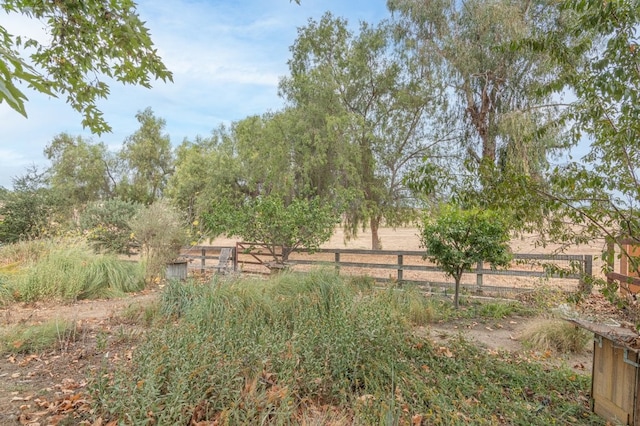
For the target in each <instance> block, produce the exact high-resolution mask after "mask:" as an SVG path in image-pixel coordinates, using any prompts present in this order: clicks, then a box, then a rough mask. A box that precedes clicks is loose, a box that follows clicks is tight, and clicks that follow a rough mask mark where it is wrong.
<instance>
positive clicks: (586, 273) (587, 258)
mask: <svg viewBox="0 0 640 426" xmlns="http://www.w3.org/2000/svg"><path fill="white" fill-rule="evenodd" d="M582 259H583V265H582V266H583V270H582V276H581V277H580V280H579V281H578V288H579V289H580V291H582V292H585V293H591V290H592V287H593V282H592V281H591V277H592V276H593V256H592V255H590V254H585V255H584V256H582Z"/></svg>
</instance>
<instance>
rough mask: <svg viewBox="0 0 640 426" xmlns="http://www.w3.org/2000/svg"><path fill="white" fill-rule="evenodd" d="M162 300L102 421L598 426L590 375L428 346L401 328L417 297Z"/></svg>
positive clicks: (334, 291)
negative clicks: (161, 313) (162, 313)
mask: <svg viewBox="0 0 640 426" xmlns="http://www.w3.org/2000/svg"><path fill="white" fill-rule="evenodd" d="M166 291H167V294H166V295H164V296H163V305H164V306H166V307H167V308H168V309H167V312H173V313H174V314H173V316H172V317H171V318H172V319H173V321H167V322H164V323H162V327H161V328H157V329H156V330H154V331H151V332H150V333H148V334H147V341H146V342H144V343H142V344H141V345H140V346H138V349H137V350H136V352H135V353H134V356H133V360H132V363H131V364H128V365H126V366H122V367H120V368H118V369H117V370H116V371H115V372H114V373H113V374H106V371H100V372H97V374H96V379H95V380H94V381H93V383H92V391H93V396H94V400H95V401H96V405H95V409H96V411H95V416H96V417H101V418H102V420H103V421H116V422H118V421H120V422H124V423H131V424H137V423H146V422H148V421H149V419H152V421H153V422H155V423H157V424H187V423H189V422H192V423H198V422H209V423H213V422H217V423H220V424H258V423H261V422H264V423H267V424H302V423H303V419H310V418H311V419H314V418H315V419H318V418H327V417H328V416H329V415H330V414H333V415H334V416H336V417H339V418H340V419H342V421H343V423H341V424H432V425H444V424H498V423H504V422H508V423H513V424H527V425H547V424H553V423H569V422H572V421H573V422H575V423H579V422H582V423H583V424H603V423H604V422H602V421H600V420H598V418H597V416H595V415H593V414H591V413H590V410H589V407H588V400H587V398H586V397H585V395H586V394H587V393H588V391H589V380H588V378H587V377H586V376H580V375H575V374H574V373H573V372H571V371H569V370H565V369H562V368H558V369H551V370H550V369H548V368H546V367H544V366H542V365H540V364H537V363H533V362H531V361H530V360H526V359H524V358H521V357H519V356H518V355H508V354H506V353H499V354H496V353H493V354H489V353H487V352H486V351H483V350H480V349H478V348H476V347H475V346H473V345H471V344H469V343H467V342H465V341H463V340H457V341H452V342H451V345H450V346H448V347H444V346H441V347H438V346H434V345H433V344H432V342H431V341H430V340H429V339H424V338H420V337H417V336H416V335H415V333H414V332H413V329H412V325H411V324H410V323H409V322H408V321H407V320H406V314H407V309H409V308H408V306H410V303H411V302H410V301H409V300H406V299H407V298H411V297H413V296H411V295H409V294H406V293H401V292H398V291H397V290H395V289H388V290H382V291H380V290H377V289H375V288H373V287H371V286H354V285H352V284H350V283H349V282H347V281H344V280H343V279H342V278H340V277H339V276H338V275H336V274H334V273H332V272H329V271H327V270H324V271H315V272H313V273H311V274H305V275H298V274H289V273H285V274H280V275H279V276H278V277H277V278H276V279H270V280H262V279H242V280H238V281H230V282H229V281H224V282H213V283H211V284H210V285H200V284H195V283H189V282H187V283H177V282H175V283H170V284H169V285H168V286H167V288H166ZM178 306H179V307H180V308H179V309H178V310H175V307H178ZM543 399H544V400H550V404H548V405H546V406H545V407H543V409H542V410H538V411H537V412H536V414H532V412H533V411H534V410H535V409H536V408H537V407H538V406H539V405H540V401H541V400H543ZM312 424H313V423H312Z"/></svg>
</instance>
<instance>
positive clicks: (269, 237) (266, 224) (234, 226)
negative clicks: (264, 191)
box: [205, 196, 338, 267]
mask: <svg viewBox="0 0 640 426" xmlns="http://www.w3.org/2000/svg"><path fill="white" fill-rule="evenodd" d="M337 222H338V217H337V215H336V214H335V212H334V210H333V207H332V206H331V205H329V204H324V203H322V201H321V200H320V199H318V198H314V199H302V198H296V199H294V200H292V201H291V202H290V203H288V204H285V202H284V201H283V199H282V198H279V197H276V196H265V197H258V198H255V199H251V198H247V199H245V200H244V201H243V202H242V203H241V204H239V205H233V204H231V203H230V202H228V201H226V202H223V203H220V204H218V205H217V206H216V207H215V208H214V209H213V211H212V212H211V213H209V214H206V215H205V226H206V227H207V229H208V230H209V232H210V233H211V234H212V235H219V234H222V233H224V234H226V235H229V236H236V237H239V238H242V239H243V240H244V241H247V242H252V243H261V244H264V245H265V246H266V247H267V249H268V250H269V252H270V253H271V255H272V257H273V259H274V261H275V262H276V264H277V267H281V266H282V265H283V264H284V263H286V262H287V260H288V259H289V255H290V254H291V253H292V252H293V251H295V250H296V249H297V248H306V249H309V250H315V249H318V248H319V247H320V245H321V244H322V243H324V242H326V241H328V240H329V238H331V235H333V231H334V228H335V225H336V223H337ZM278 250H280V253H282V256H281V257H279V256H278Z"/></svg>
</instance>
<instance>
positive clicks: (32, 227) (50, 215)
mask: <svg viewBox="0 0 640 426" xmlns="http://www.w3.org/2000/svg"><path fill="white" fill-rule="evenodd" d="M13 188H14V189H13V191H12V192H9V193H8V194H7V196H6V197H5V199H4V200H3V202H2V203H0V243H15V242H17V241H21V240H27V239H32V238H40V237H42V236H45V235H47V234H48V233H49V232H50V231H51V229H52V227H53V226H54V222H53V219H54V213H55V207H56V199H55V197H54V194H53V193H52V192H51V190H50V189H49V187H48V186H47V184H46V179H45V176H44V174H43V173H41V172H39V171H38V170H37V169H36V168H31V169H29V170H28V171H27V173H26V174H25V175H24V176H22V177H19V178H14V179H13Z"/></svg>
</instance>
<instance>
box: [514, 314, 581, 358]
mask: <svg viewBox="0 0 640 426" xmlns="http://www.w3.org/2000/svg"><path fill="white" fill-rule="evenodd" d="M592 338H593V334H592V333H589V332H588V331H586V330H584V329H583V328H581V327H578V326H576V325H575V324H571V323H569V322H567V321H565V320H562V319H550V320H547V321H543V322H540V323H537V324H534V325H532V326H530V327H528V328H527V329H526V330H525V331H523V332H522V335H521V336H519V339H518V340H520V341H522V343H523V344H524V345H525V346H526V347H529V348H531V349H535V350H537V351H542V352H544V351H548V350H553V351H557V352H559V353H563V354H564V353H569V352H582V351H584V350H585V348H586V347H587V344H588V343H589V342H590V341H591V339H592Z"/></svg>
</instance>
